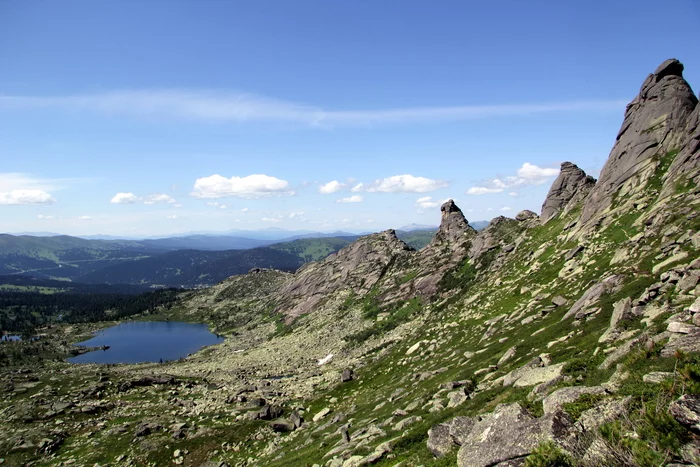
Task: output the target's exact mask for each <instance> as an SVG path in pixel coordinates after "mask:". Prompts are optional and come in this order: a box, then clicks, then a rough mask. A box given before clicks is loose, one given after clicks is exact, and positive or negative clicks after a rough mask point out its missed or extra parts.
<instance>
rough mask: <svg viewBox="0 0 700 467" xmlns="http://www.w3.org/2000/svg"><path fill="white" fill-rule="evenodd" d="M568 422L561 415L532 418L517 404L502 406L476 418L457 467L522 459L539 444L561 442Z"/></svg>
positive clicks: (461, 449) (568, 429)
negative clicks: (556, 440) (552, 441)
mask: <svg viewBox="0 0 700 467" xmlns="http://www.w3.org/2000/svg"><path fill="white" fill-rule="evenodd" d="M571 427H572V423H571V420H570V419H569V418H568V417H566V416H565V415H564V414H562V413H561V412H559V413H557V414H551V415H545V416H544V417H541V418H535V417H533V416H532V415H530V414H529V413H528V412H527V411H526V410H525V409H523V408H522V407H521V406H520V405H519V404H502V405H499V406H498V407H496V409H495V410H494V411H493V412H492V413H490V414H486V415H483V416H481V417H480V419H479V420H478V421H477V422H476V423H475V424H474V426H473V427H472V429H471V430H470V432H469V434H468V435H467V436H466V438H465V439H464V440H463V443H462V446H461V447H460V448H459V452H458V453H457V465H458V466H459V467H487V466H492V465H497V464H498V463H499V462H507V461H511V460H516V459H523V458H525V457H526V456H528V455H529V454H530V453H532V451H533V450H534V449H535V448H536V447H537V446H538V445H539V444H540V443H541V442H543V441H547V440H554V439H563V438H565V437H566V436H567V435H568V433H569V432H570V430H571Z"/></svg>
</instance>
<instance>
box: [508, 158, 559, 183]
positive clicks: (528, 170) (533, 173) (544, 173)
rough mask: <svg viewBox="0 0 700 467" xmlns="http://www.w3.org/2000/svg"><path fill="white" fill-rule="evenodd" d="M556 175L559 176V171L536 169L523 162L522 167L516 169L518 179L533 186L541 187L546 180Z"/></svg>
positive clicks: (536, 167)
mask: <svg viewBox="0 0 700 467" xmlns="http://www.w3.org/2000/svg"><path fill="white" fill-rule="evenodd" d="M557 175H559V169H555V168H548V167H538V166H536V165H534V164H530V163H529V162H525V163H524V164H523V166H522V167H520V168H519V169H518V177H519V178H521V179H523V180H526V181H528V182H529V183H531V184H534V185H542V184H543V183H545V182H546V181H547V180H548V179H550V178H551V177H556V176H557Z"/></svg>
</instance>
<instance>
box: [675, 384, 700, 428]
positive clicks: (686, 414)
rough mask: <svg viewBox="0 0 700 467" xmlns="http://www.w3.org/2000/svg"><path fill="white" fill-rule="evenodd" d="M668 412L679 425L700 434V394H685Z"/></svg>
mask: <svg viewBox="0 0 700 467" xmlns="http://www.w3.org/2000/svg"><path fill="white" fill-rule="evenodd" d="M668 410H669V412H670V413H671V415H673V418H675V419H676V421H678V423H680V424H681V425H683V426H684V427H686V428H688V429H689V430H691V431H693V432H695V433H696V434H700V394H684V395H683V396H681V397H679V398H678V399H677V400H676V401H674V402H672V403H671V405H670V406H669V408H668Z"/></svg>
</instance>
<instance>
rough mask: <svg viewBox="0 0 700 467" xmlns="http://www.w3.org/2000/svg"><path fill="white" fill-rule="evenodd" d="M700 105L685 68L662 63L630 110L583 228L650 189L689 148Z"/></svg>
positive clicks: (671, 61)
mask: <svg viewBox="0 0 700 467" xmlns="http://www.w3.org/2000/svg"><path fill="white" fill-rule="evenodd" d="M697 103H698V99H697V97H696V96H695V94H693V90H692V89H691V88H690V85H689V84H688V83H687V82H686V80H685V79H684V78H683V64H682V63H680V62H679V61H678V60H676V59H669V60H666V61H664V62H663V63H662V64H661V65H659V67H658V68H657V69H656V70H655V71H654V73H652V74H650V75H649V76H648V77H647V78H646V80H644V83H643V84H642V88H641V90H640V91H639V95H638V96H637V97H635V98H634V100H632V102H630V103H629V104H628V105H627V109H626V111H625V118H624V121H623V123H622V127H621V128H620V131H619V133H618V134H617V138H616V141H615V145H614V146H613V149H612V151H611V152H610V156H609V157H608V160H607V162H606V163H605V166H604V167H603V170H602V171H601V173H600V179H599V181H598V183H597V184H596V186H595V187H594V189H593V190H592V191H591V194H590V196H589V197H588V199H587V200H586V203H585V205H584V207H583V211H582V213H581V222H580V224H582V225H583V224H586V223H588V222H589V221H591V220H592V219H593V218H594V217H597V216H598V214H599V213H601V212H604V211H605V210H606V209H608V208H609V207H610V206H611V204H612V201H613V198H614V196H616V195H617V196H624V197H625V199H632V198H634V195H635V194H637V193H639V192H640V191H641V190H642V189H643V188H644V187H645V186H646V182H647V181H648V180H649V179H650V178H651V177H652V176H653V175H654V173H655V171H656V169H657V167H658V166H659V164H660V163H661V162H660V161H661V159H662V158H663V156H664V155H667V154H673V153H674V152H677V151H678V150H679V149H680V148H681V147H682V146H683V145H684V144H685V141H686V140H687V134H688V130H687V127H688V124H689V120H690V117H691V116H692V114H693V111H694V109H695V108H696V106H697Z"/></svg>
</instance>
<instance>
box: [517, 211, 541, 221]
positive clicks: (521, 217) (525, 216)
mask: <svg viewBox="0 0 700 467" xmlns="http://www.w3.org/2000/svg"><path fill="white" fill-rule="evenodd" d="M537 217H539V216H538V215H537V214H536V213H534V212H532V211H530V210H529V209H525V210H524V211H520V212H519V213H518V214H517V215H516V216H515V220H516V221H520V222H523V221H527V220H530V219H537Z"/></svg>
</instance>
